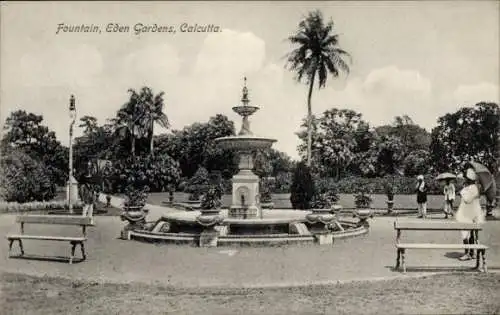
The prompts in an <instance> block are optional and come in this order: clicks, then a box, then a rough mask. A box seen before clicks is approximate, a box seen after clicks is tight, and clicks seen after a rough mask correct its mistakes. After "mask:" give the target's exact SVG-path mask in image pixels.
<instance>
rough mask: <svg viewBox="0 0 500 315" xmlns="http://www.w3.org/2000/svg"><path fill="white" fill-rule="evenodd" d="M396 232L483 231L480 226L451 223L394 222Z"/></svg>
mask: <svg viewBox="0 0 500 315" xmlns="http://www.w3.org/2000/svg"><path fill="white" fill-rule="evenodd" d="M394 229H396V230H436V231H460V230H477V231H480V230H482V229H483V227H482V225H481V224H476V223H461V222H452V221H445V220H443V221H398V220H395V221H394Z"/></svg>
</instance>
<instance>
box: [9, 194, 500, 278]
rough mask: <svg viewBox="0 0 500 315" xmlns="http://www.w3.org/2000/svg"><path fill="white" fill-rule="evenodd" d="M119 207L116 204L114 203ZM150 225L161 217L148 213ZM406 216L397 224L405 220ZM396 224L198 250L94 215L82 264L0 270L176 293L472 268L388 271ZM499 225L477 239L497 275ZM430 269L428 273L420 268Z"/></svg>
mask: <svg viewBox="0 0 500 315" xmlns="http://www.w3.org/2000/svg"><path fill="white" fill-rule="evenodd" d="M115 201H116V202H118V200H115ZM150 210H151V216H150V219H154V218H155V217H158V216H159V215H161V212H162V211H163V212H164V211H165V209H164V208H162V207H150ZM406 219H407V218H400V220H406ZM393 221H394V218H388V217H376V218H375V219H373V220H371V221H370V222H371V227H370V232H369V234H367V235H365V236H361V237H357V238H353V239H346V240H339V241H336V242H335V244H334V245H333V246H318V245H317V246H310V245H309V246H286V247H239V248H238V247H236V248H196V247H185V246H175V245H154V244H148V243H141V242H136V241H125V240H120V239H118V238H117V237H118V236H119V234H120V230H121V228H122V226H123V225H124V223H122V222H121V221H120V220H119V218H116V217H96V226H95V227H94V228H92V229H90V231H89V241H88V245H87V248H88V258H87V260H86V261H85V262H82V263H76V264H74V265H69V264H67V263H66V262H65V261H63V262H60V261H47V260H28V259H9V258H8V244H7V241H5V243H4V245H3V246H0V271H5V272H15V273H24V274H28V275H35V276H43V275H48V276H62V277H65V278H72V279H86V280H89V281H97V282H108V281H111V282H118V283H127V282H132V281H136V282H143V283H149V284H162V285H167V286H175V287H273V286H294V285H298V286H300V285H309V284H329V283H337V282H349V281H353V280H361V279H387V278H393V277H412V276H421V275H429V272H442V271H449V270H450V269H449V267H456V268H457V269H462V268H470V267H473V265H474V262H472V261H469V262H460V261H458V260H457V259H456V257H457V256H458V255H459V254H460V253H457V252H446V251H440V250H436V251H430V250H423V251H410V252H409V253H408V254H407V265H408V273H407V274H406V275H402V274H400V273H399V272H395V271H392V269H391V268H392V266H393V265H394V262H395V249H394V237H395V233H394V230H393ZM499 223H500V222H499V221H488V222H487V223H486V224H485V230H484V232H483V233H482V235H481V240H482V243H484V244H487V245H489V246H490V250H489V252H488V266H489V270H490V271H493V272H494V271H498V270H500V252H499V249H500V224H499ZM17 228H18V226H17V225H16V224H15V216H14V215H0V234H2V235H6V234H8V233H10V232H14V231H16V230H17ZM54 229H59V231H58V233H64V234H65V235H73V234H75V232H77V231H75V230H74V229H72V228H68V227H57V226H56V227H54V226H26V231H27V232H29V231H30V230H31V231H38V232H42V233H44V232H46V233H48V232H49V231H53V230H54ZM408 239H409V240H413V241H416V240H419V241H428V242H431V241H433V240H435V241H437V242H441V241H445V240H446V241H448V242H457V241H458V240H459V234H458V233H457V232H413V233H411V234H408ZM25 250H26V253H27V254H28V255H35V256H44V255H45V256H46V255H49V256H51V257H56V256H60V257H68V254H69V245H67V244H64V243H60V242H40V241H31V242H30V241H26V242H25ZM425 266H429V267H427V268H426V267H425Z"/></svg>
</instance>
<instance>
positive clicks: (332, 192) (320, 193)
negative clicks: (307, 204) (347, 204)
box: [311, 177, 339, 209]
mask: <svg viewBox="0 0 500 315" xmlns="http://www.w3.org/2000/svg"><path fill="white" fill-rule="evenodd" d="M314 187H315V192H314V196H313V199H312V202H311V204H312V208H315V209H330V208H331V207H332V205H334V204H336V203H337V202H338V200H339V195H338V194H337V190H336V187H335V183H334V180H333V178H320V177H317V178H316V179H315V180H314Z"/></svg>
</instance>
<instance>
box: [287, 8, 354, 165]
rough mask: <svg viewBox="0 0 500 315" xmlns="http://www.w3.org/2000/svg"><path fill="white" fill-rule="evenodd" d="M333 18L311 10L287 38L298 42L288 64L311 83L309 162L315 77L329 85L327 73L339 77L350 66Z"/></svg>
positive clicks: (309, 161) (308, 156)
mask: <svg viewBox="0 0 500 315" xmlns="http://www.w3.org/2000/svg"><path fill="white" fill-rule="evenodd" d="M333 26H334V24H333V21H332V20H331V19H330V21H328V22H326V23H325V21H324V19H323V15H322V14H321V12H320V11H319V10H316V11H312V12H309V14H308V15H307V16H306V17H305V19H304V20H302V21H300V22H299V25H298V29H297V31H296V32H295V34H293V35H291V36H290V37H288V40H289V41H290V42H291V43H292V44H295V45H298V47H297V48H295V49H294V50H293V51H292V52H291V53H289V54H288V59H287V66H288V68H289V69H290V70H291V71H294V72H296V74H297V77H296V79H297V81H299V82H300V81H302V79H303V78H305V79H306V81H307V84H309V91H308V95H307V132H308V133H307V149H306V152H307V156H306V158H307V165H308V166H311V163H312V132H313V129H312V128H313V127H312V123H313V122H312V120H313V117H312V106H311V96H312V90H313V86H314V84H315V82H316V81H315V80H316V76H317V77H318V88H322V87H324V86H325V85H326V81H327V76H328V74H330V75H332V76H333V77H338V76H339V74H340V72H346V73H348V72H349V66H348V64H347V62H346V61H345V60H344V58H345V57H349V54H348V53H347V52H346V51H344V50H342V49H341V48H340V47H339V43H338V38H339V35H337V34H334V32H333V31H334V28H333Z"/></svg>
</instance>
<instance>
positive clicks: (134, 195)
mask: <svg viewBox="0 0 500 315" xmlns="http://www.w3.org/2000/svg"><path fill="white" fill-rule="evenodd" d="M148 192H149V189H148V187H147V186H144V187H141V188H137V187H136V186H133V185H130V186H128V187H127V188H126V189H125V201H124V203H123V206H124V207H125V208H131V207H144V206H145V205H146V200H147V199H148Z"/></svg>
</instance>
